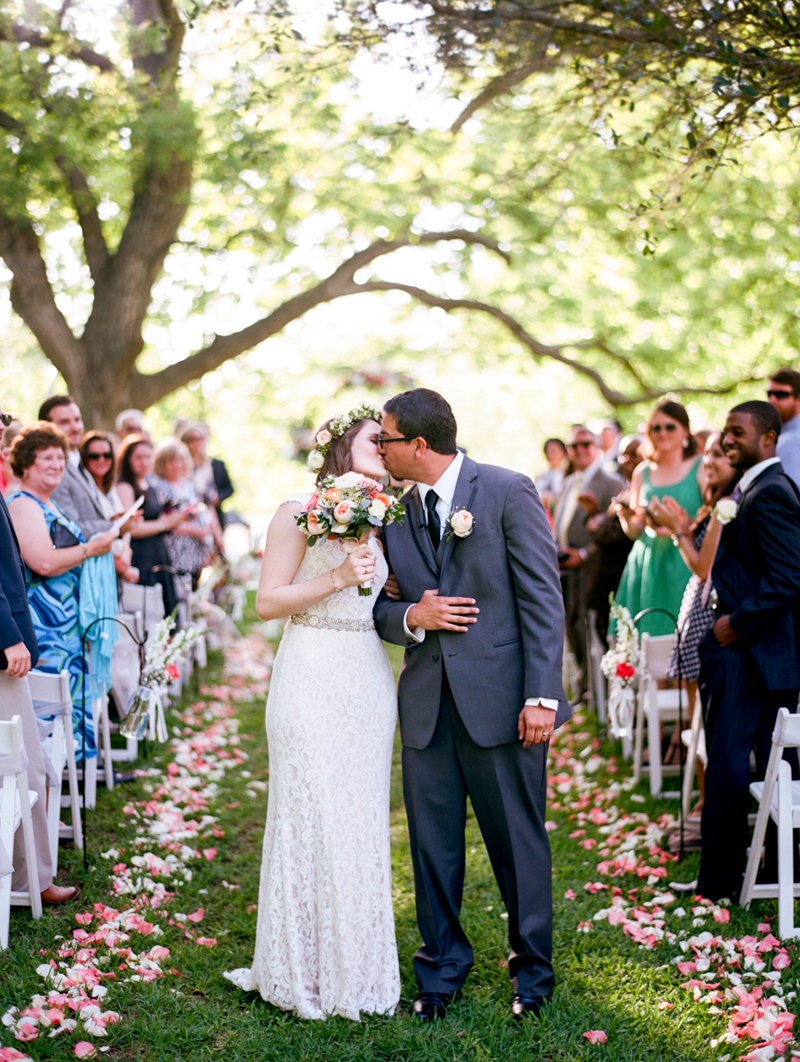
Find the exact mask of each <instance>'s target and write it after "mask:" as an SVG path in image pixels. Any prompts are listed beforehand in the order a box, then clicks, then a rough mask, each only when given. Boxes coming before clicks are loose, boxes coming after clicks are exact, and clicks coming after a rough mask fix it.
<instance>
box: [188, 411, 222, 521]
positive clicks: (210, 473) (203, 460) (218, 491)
mask: <svg viewBox="0 0 800 1062" xmlns="http://www.w3.org/2000/svg"><path fill="white" fill-rule="evenodd" d="M208 436H209V430H208V425H206V424H203V423H202V422H200V421H198V423H197V424H189V425H188V426H187V427H186V428H184V429H183V432H182V433H181V435H180V436H179V438H180V440H181V442H182V443H184V444H185V445H186V446H187V447H188V449H189V453H190V454H191V455H192V462H193V465H194V472H193V476H192V478H193V480H194V487H195V490H196V491H197V496H198V498H201V499H202V500H203V501H204V502H205V503H206V505H209V506H211V507H212V508H213V509H214V510H215V511H216V514H217V520H218V521H219V525H220V527H221V528H222V527H224V526H225V514H224V513H223V511H222V503H223V502H224V501H227V499H228V498H230V497H231V495H232V494H233V484H232V483H231V478H230V476H229V475H228V470H227V468H226V467H225V462H224V461H220V459H219V458H217V457H209V456H208V454H207V453H206V446H207V445H208Z"/></svg>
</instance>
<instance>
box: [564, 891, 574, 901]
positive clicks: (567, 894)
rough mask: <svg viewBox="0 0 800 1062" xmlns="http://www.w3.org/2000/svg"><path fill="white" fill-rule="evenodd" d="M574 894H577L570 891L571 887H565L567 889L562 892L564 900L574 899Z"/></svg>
mask: <svg viewBox="0 0 800 1062" xmlns="http://www.w3.org/2000/svg"><path fill="white" fill-rule="evenodd" d="M576 896H577V893H574V892H573V891H572V889H567V891H566V892H565V893H564V899H565V900H574V899H575V898H576Z"/></svg>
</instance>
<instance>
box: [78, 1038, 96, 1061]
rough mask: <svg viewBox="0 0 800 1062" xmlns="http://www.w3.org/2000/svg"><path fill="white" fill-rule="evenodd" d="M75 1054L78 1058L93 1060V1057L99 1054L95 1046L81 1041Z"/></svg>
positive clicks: (86, 1041)
mask: <svg viewBox="0 0 800 1062" xmlns="http://www.w3.org/2000/svg"><path fill="white" fill-rule="evenodd" d="M75 1054H76V1055H77V1056H78V1058H92V1056H93V1055H96V1054H97V1051H96V1050H95V1048H94V1044H90V1043H89V1041H88V1040H79V1041H78V1043H77V1044H75Z"/></svg>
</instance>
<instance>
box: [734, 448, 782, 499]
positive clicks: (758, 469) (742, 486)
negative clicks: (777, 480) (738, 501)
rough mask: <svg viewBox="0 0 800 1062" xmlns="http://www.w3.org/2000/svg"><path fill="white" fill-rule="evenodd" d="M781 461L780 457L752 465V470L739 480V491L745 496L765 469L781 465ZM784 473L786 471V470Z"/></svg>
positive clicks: (769, 458) (749, 469)
mask: <svg viewBox="0 0 800 1062" xmlns="http://www.w3.org/2000/svg"><path fill="white" fill-rule="evenodd" d="M780 461H781V459H780V457H768V458H767V459H766V461H759V462H758V464H757V465H752V466H751V467H750V468H748V470H747V471H746V472H745V473H744V475H743V476H742V478H741V479H740V480H739V490H740V491H741V492H742V494H744V492H745V491H746V490H747V488H748V487H749V486H750V484H751V483H752V482H753V480H754V479H755V478H756V476H760V475H761V473H762V472H763V471H764V469H765V468H769V466H770V465H777V464H779V463H780ZM784 471H786V470H785V469H784Z"/></svg>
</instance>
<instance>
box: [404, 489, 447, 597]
mask: <svg viewBox="0 0 800 1062" xmlns="http://www.w3.org/2000/svg"><path fill="white" fill-rule="evenodd" d="M406 508H407V509H408V516H409V525H410V527H411V537H412V538H413V539H414V545H415V546H416V547H417V550H418V551H419V553H420V555H421V556H422V559H423V560H424V561H425V563H426V564H427V565H428V567H429V568H430V570H431V571H432V572H433V574H434V575H435V576H436V578H437V579H438V578H439V565H438V563H437V560H436V554H435V553H434V552H433V543H432V542H431V537H430V535H429V534H428V532H427V530H426V528H425V526H424V524H423V520H422V504H421V502H420V497H419V490H418V489H417V487H414V488H413V489H412V491H411V496H410V497H409V499H408V503H407V505H406Z"/></svg>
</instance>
